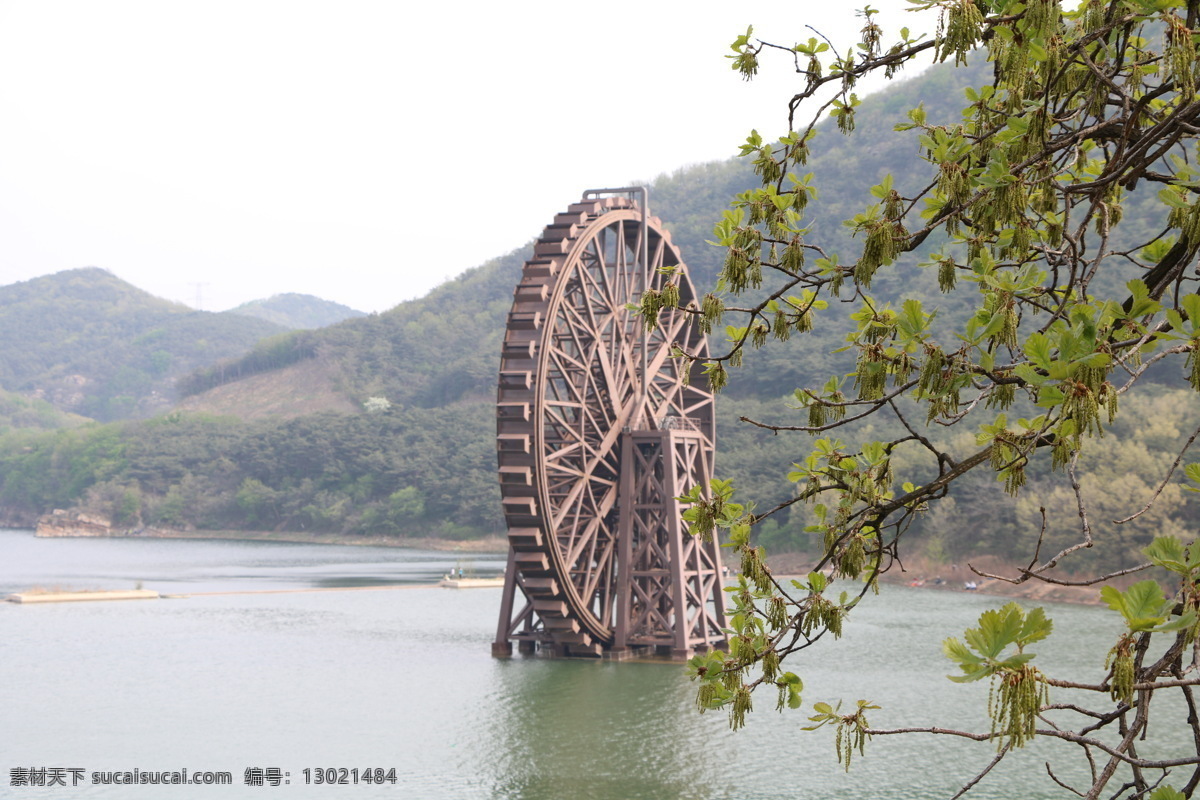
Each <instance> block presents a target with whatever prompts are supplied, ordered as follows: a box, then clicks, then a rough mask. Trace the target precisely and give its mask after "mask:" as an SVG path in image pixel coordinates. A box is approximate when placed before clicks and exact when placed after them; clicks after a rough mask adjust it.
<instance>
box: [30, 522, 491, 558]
mask: <svg viewBox="0 0 1200 800" xmlns="http://www.w3.org/2000/svg"><path fill="white" fill-rule="evenodd" d="M34 535H35V536H37V537H38V538H41V539H57V538H84V539H86V538H97V539H220V540H226V541H244V542H276V543H279V544H330V545H349V546H352V547H404V548H408V549H412V550H438V551H446V552H464V553H504V552H505V551H506V549H507V547H508V540H507V539H506V538H505V537H503V536H496V535H491V536H484V537H482V538H479V539H439V538H437V537H433V536H411V537H405V538H403V539H400V538H396V537H394V536H354V537H347V536H343V535H340V534H336V533H309V532H306V531H240V530H190V531H180V530H168V529H163V528H143V529H140V530H138V531H129V532H124V531H117V530H114V531H110V532H107V533H86V534H85V533H58V534H46V533H43V532H42V531H41V529H40V528H39V529H38V530H37V532H35V534H34Z"/></svg>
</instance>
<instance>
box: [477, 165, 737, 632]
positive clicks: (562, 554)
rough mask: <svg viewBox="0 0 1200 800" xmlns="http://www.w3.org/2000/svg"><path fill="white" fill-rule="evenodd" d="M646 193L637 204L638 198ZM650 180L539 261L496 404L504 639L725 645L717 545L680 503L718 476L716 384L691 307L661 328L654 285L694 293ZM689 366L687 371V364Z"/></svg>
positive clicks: (604, 201)
mask: <svg viewBox="0 0 1200 800" xmlns="http://www.w3.org/2000/svg"><path fill="white" fill-rule="evenodd" d="M636 199H640V201H641V202H640V204H639V203H638V202H636ZM645 208H646V191H645V189H642V188H640V187H638V188H634V189H614V190H595V191H591V192H587V193H585V195H584V199H583V200H582V201H581V202H579V203H575V204H573V205H571V206H570V207H569V208H568V210H567V212H566V213H564V214H558V215H557V216H556V217H555V218H554V222H553V223H552V224H550V225H549V226H547V227H546V229H545V231H544V233H543V234H542V237H541V238H540V239H539V240H538V241H537V244H536V245H535V247H534V255H533V258H532V259H530V260H529V261H527V262H526V263H525V266H524V269H523V270H522V273H521V280H520V283H519V284H518V285H517V287H516V290H515V293H514V298H513V305H512V311H511V312H510V313H509V316H508V326H507V329H506V331H505V336H504V345H503V353H502V356H501V366H500V382H499V389H498V401H497V407H496V419H497V453H498V461H499V469H500V486H501V495H502V501H503V504H504V514H505V518H506V521H507V524H508V540H509V544H510V552H509V559H508V570H507V572H506V581H505V587H504V595H503V601H502V608H501V612H500V624H499V627H498V630H497V636H496V642H495V644H494V646H493V652H494V653H495V654H497V655H505V654H509V653H511V652H512V642H513V641H516V642H517V643H518V645H519V648H520V649H521V650H522V651H523V652H534V651H539V650H540V651H543V652H545V653H548V654H554V655H588V656H600V655H612V656H625V655H628V654H630V653H632V652H636V651H638V650H639V649H649V648H654V649H655V650H658V651H665V652H670V653H672V654H674V655H676V656H685V655H687V654H688V653H690V652H692V651H694V650H696V649H704V648H709V647H713V646H718V645H720V644H721V643H722V642H723V641H724V634H723V633H722V628H723V627H724V599H723V594H722V591H721V581H720V577H721V565H720V557H719V553H718V551H717V549H716V547H715V545H714V544H713V543H705V542H702V541H700V540H698V539H695V538H693V537H691V536H688V535H687V533H686V531H685V530H683V528H682V523H681V521H680V514H681V512H682V508H681V507H680V505H679V502H678V501H677V500H676V499H675V498H676V497H677V496H679V495H682V494H683V493H684V492H686V491H687V490H688V489H689V488H690V487H691V486H692V485H702V486H707V485H708V482H709V480H710V478H711V475H712V457H713V434H714V430H713V398H712V395H711V394H710V393H709V392H708V391H707V390H706V388H705V387H706V382H705V379H704V377H703V376H702V375H701V374H700V366H699V364H694V365H690V366H689V365H688V363H687V362H685V361H684V360H682V359H678V358H672V357H671V353H672V345H673V344H674V343H678V344H679V345H681V346H682V347H684V348H685V349H687V350H688V351H689V352H691V353H700V354H705V353H707V344H706V342H705V338H704V335H703V334H702V333H701V332H700V330H699V329H698V327H697V326H696V325H695V324H694V320H695V315H694V314H690V313H687V312H686V311H684V310H679V309H670V310H666V311H663V312H662V314H661V315H660V317H659V321H658V324H657V325H656V326H655V327H654V328H653V329H651V330H649V331H647V330H646V329H645V327H644V326H643V324H642V322H641V318H640V317H639V315H638V314H637V312H636V311H634V310H631V309H630V308H629V307H628V305H629V304H631V303H636V302H637V301H638V300H639V298H640V297H641V295H642V293H643V292H644V291H645V290H646V287H650V288H652V289H654V290H657V291H661V290H662V289H663V288H664V287H665V286H666V285H667V284H673V285H674V286H676V287H677V288H678V292H679V306H681V307H683V308H686V307H688V306H689V304H691V306H692V307H693V308H695V307H696V306H697V300H696V296H695V292H694V290H693V288H692V285H691V281H690V280H689V279H688V276H687V271H686V268H685V266H684V264H683V261H682V259H681V258H680V256H679V251H678V250H677V249H676V247H675V246H674V245H673V244H672V243H671V237H670V234H669V233H668V232H667V231H666V230H665V229H664V228H663V227H662V224H661V222H660V221H659V220H657V219H655V218H653V217H649V216H648V215H647V214H646V213H645ZM685 373H687V374H685Z"/></svg>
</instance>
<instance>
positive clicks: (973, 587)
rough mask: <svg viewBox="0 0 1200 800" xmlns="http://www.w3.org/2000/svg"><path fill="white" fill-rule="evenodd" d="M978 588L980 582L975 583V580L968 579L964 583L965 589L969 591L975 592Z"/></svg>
mask: <svg viewBox="0 0 1200 800" xmlns="http://www.w3.org/2000/svg"><path fill="white" fill-rule="evenodd" d="M978 588H979V584H977V583H975V581H967V582H966V583H964V584H963V589H965V590H967V591H968V592H974V591H975V590H977V589H978Z"/></svg>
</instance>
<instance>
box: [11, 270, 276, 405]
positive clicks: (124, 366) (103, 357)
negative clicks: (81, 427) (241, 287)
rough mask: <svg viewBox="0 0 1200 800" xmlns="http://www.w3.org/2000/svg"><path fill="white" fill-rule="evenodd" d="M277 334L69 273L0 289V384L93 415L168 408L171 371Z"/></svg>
mask: <svg viewBox="0 0 1200 800" xmlns="http://www.w3.org/2000/svg"><path fill="white" fill-rule="evenodd" d="M281 330H283V329H282V328H281V327H280V326H279V325H276V324H274V323H271V322H267V321H266V320H260V319H253V318H251V317H246V316H242V315H238V314H230V313H222V314H213V313H210V312H207V311H193V310H192V309H190V308H187V307H186V306H182V305H178V304H176V303H171V302H168V301H166V300H162V299H160V298H157V297H154V296H153V295H151V294H148V293H147V292H144V291H142V290H141V289H137V288H135V287H133V286H131V285H129V284H128V283H125V282H124V281H122V280H120V279H119V278H117V277H116V276H114V275H112V274H111V273H109V272H107V271H105V270H102V269H98V268H95V267H89V268H86V269H75V270H68V271H65V272H59V273H56V274H54V275H47V276H44V277H40V278H34V279H32V280H28V281H23V282H21V283H14V284H9V285H7V286H0V388H2V389H6V390H8V391H11V392H17V393H19V394H22V395H25V396H28V397H34V398H38V399H43V400H45V401H47V402H48V403H50V404H51V405H53V406H55V407H56V408H58V409H60V410H62V411H68V412H72V413H75V414H81V415H83V416H86V417H91V418H93V419H98V420H114V419H123V418H128V417H148V416H151V415H152V414H156V413H162V412H164V411H166V410H168V409H169V408H170V407H171V406H172V405H173V404H174V402H175V400H176V395H175V390H174V382H175V379H176V378H178V377H179V376H181V375H183V374H186V373H188V372H191V371H192V370H194V369H196V368H197V367H199V366H200V365H203V364H211V363H212V362H214V361H218V360H220V359H228V358H234V357H237V356H240V355H241V354H243V353H245V352H246V351H248V350H249V349H250V348H251V347H252V346H253V345H254V343H255V342H257V341H259V340H260V339H262V338H263V337H264V336H269V335H271V334H272V333H277V332H279V331H281Z"/></svg>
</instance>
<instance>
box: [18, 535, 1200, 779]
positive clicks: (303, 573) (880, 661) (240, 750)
mask: <svg viewBox="0 0 1200 800" xmlns="http://www.w3.org/2000/svg"><path fill="white" fill-rule="evenodd" d="M0 553H3V554H4V556H5V557H3V558H0V592H6V591H13V590H16V589H23V588H28V587H29V586H30V585H35V584H54V583H70V584H72V585H76V586H78V585H81V584H82V585H85V586H86V585H95V586H122V587H124V586H129V585H131V583H133V582H134V581H138V580H141V581H143V582H144V584H145V585H146V586H147V588H153V589H158V590H160V591H169V592H173V593H180V594H186V593H187V592H188V591H195V592H200V591H223V592H228V591H258V590H273V589H280V588H289V589H290V588H300V589H303V588H312V587H319V588H332V587H338V586H342V587H362V586H372V585H378V584H379V583H384V582H386V583H404V582H407V583H410V584H411V585H412V586H413V588H412V589H404V590H397V591H345V592H338V591H332V592H300V593H286V594H274V593H272V594H220V595H201V594H195V595H193V596H190V597H186V598H183V599H177V600H162V601H135V602H124V603H117V602H110V603H78V604H66V605H54V606H52V605H47V606H18V605H15V604H9V603H0V637H2V639H0V641H2V642H3V647H4V650H3V658H0V692H2V695H0V708H2V709H3V712H2V715H0V719H2V720H3V722H4V734H3V738H2V739H0V775H2V776H4V777H5V779H7V776H8V771H9V770H10V769H12V768H14V767H36V766H62V767H75V766H78V767H83V768H85V769H87V770H89V771H101V770H122V769H133V768H135V767H136V768H139V769H143V770H167V769H181V768H183V767H187V768H188V769H189V770H192V771H195V770H227V771H230V772H232V773H233V774H234V777H235V781H234V783H235V785H234V786H231V787H223V788H220V789H218V788H215V787H187V786H180V787H165V788H164V787H156V788H155V789H154V790H146V791H144V792H141V793H140V795H144V796H146V797H150V796H151V793H153V794H154V796H155V797H156V798H165V800H182V799H183V798H198V799H201V800H214V798H217V797H223V798H243V797H261V796H262V795H263V793H264V792H267V793H271V794H274V795H277V796H279V797H288V798H291V797H294V798H322V800H334V798H338V799H339V800H340V798H342V797H348V798H356V799H357V798H362V800H367V798H384V797H387V798H395V797H399V796H401V792H403V793H404V794H403V796H406V797H419V798H447V799H449V798H480V799H482V798H496V797H498V798H511V799H512V800H556V799H557V798H563V797H579V798H596V800H621V799H623V798H646V799H647V800H650V799H651V798H653V799H655V800H657V799H658V798H697V800H726V799H728V800H734V799H737V800H741V799H743V798H781V797H804V798H808V797H814V798H815V797H820V798H825V797H828V798H879V797H887V798H921V799H922V800H923V799H924V798H947V797H950V796H951V795H953V794H954V791H955V790H956V789H957V787H958V786H961V784H962V783H963V782H964V781H965V780H967V779H969V778H970V777H971V776H972V775H973V774H974V773H975V772H976V771H978V770H979V769H981V768H982V767H983V766H984V765H986V764H987V762H988V761H989V760H990V759H991V757H992V755H993V751H992V750H991V749H990V747H989V746H987V745H982V746H980V745H973V744H970V743H964V742H961V741H958V740H954V739H951V738H949V737H941V738H939V737H909V736H904V737H878V738H876V739H875V740H874V741H872V742H870V743H869V744H868V748H867V754H866V757H865V758H862V759H856V760H855V764H854V768H853V769H852V771H851V772H850V774H849V775H847V774H845V773H844V772H843V771H841V770H840V769H839V768H838V766H837V764H836V762H835V758H834V752H833V741H832V735H831V732H827V731H819V732H816V733H815V734H805V733H802V732H801V731H800V728H801V727H802V726H803V725H806V724H807V720H806V716H807V714H809V713H811V712H810V711H808V710H807V709H808V708H811V704H812V703H813V702H816V701H819V700H824V701H827V702H836V701H837V700H839V699H844V700H845V701H846V702H847V703H853V702H854V701H855V700H857V699H858V698H864V699H870V700H874V701H880V702H881V703H882V704H883V705H884V708H882V709H880V710H878V711H875V712H874V713H873V714H872V715H871V717H870V719H871V722H872V723H873V724H874V725H876V726H879V727H897V726H902V725H928V724H932V723H933V722H935V721H937V722H940V723H942V724H951V725H956V726H961V727H967V728H972V729H976V730H980V729H984V730H986V729H987V727H988V723H987V720H986V716H985V708H986V702H987V686H986V685H978V684H976V685H967V686H961V685H958V684H954V683H952V682H950V681H948V680H946V678H945V676H946V674H947V673H949V672H950V665H949V662H947V661H946V660H945V659H944V658H943V657H942V655H941V641H942V639H944V638H945V637H946V636H951V635H956V636H957V635H961V633H962V630H963V629H964V628H966V627H968V626H971V625H973V624H974V622H975V619H976V618H977V617H978V615H979V613H980V612H981V611H982V610H983V609H985V608H988V607H993V606H995V605H997V603H998V601H997V600H996V599H995V598H990V597H984V596H977V595H974V594H964V593H952V592H937V591H933V590H916V589H907V588H887V589H885V593H884V595H883V597H882V598H868V600H867V602H866V603H865V604H864V606H863V607H862V608H861V609H860V610H859V611H858V612H857V613H856V615H855V621H854V622H852V623H851V624H850V625H848V626H847V632H846V636H845V638H843V639H842V640H841V641H837V642H829V643H823V644H825V645H826V646H822V647H820V648H817V649H815V650H814V651H812V654H811V655H807V654H806V655H805V657H804V658H802V659H800V660H798V661H796V662H795V663H793V664H791V668H792V669H794V670H795V671H797V672H799V673H800V674H801V675H802V676H803V678H804V680H805V692H804V698H805V709H804V710H801V711H799V712H788V713H784V714H777V713H776V712H775V711H774V710H773V705H774V703H773V698H772V697H770V696H768V695H767V694H765V693H760V694H759V695H758V696H756V711H755V713H754V714H753V715H752V716H751V719H750V721H749V724H748V727H747V728H746V729H744V730H742V731H739V732H737V733H732V732H730V731H729V730H728V727H727V724H726V719H725V716H724V715H723V714H721V713H719V712H715V713H708V714H704V715H699V714H697V713H696V711H695V709H694V706H693V704H692V700H693V695H692V691H693V686H692V685H691V684H689V683H688V681H687V679H686V677H685V676H684V674H683V671H682V669H681V668H680V667H679V666H678V665H671V664H660V663H645V662H625V663H597V662H580V661H553V660H547V659H540V658H514V659H512V660H496V659H493V658H491V656H490V647H489V645H490V642H491V639H492V637H493V635H494V630H495V624H496V615H497V610H498V605H499V600H500V590H499V589H474V590H450V589H439V588H434V587H433V586H432V583H433V582H434V581H436V579H437V577H438V576H440V575H441V574H443V573H444V572H446V571H447V570H449V569H450V568H452V567H454V566H455V559H454V557H453V556H452V555H447V554H439V553H422V552H415V551H404V550H388V549H382V548H351V547H321V546H307V545H278V544H265V543H239V542H214V541H165V540H86V539H73V540H67V539H63V540H39V539H34V538H33V537H32V536H31V535H30V534H29V533H28V532H16V531H0ZM488 565H490V566H491V568H493V569H494V570H496V571H498V570H499V567H500V566H501V564H500V559H499V558H498V557H497V558H494V559H492V560H490V561H489V560H487V559H485V558H484V557H477V558H476V560H475V566H476V568H478V569H479V571H480V572H483V571H484V567H485V566H488ZM421 584H424V586H425V587H427V588H419V586H420V585H421ZM891 598H897V599H903V602H902V603H900V602H889V600H890V599H891ZM1048 610H1049V611H1050V614H1051V616H1052V617H1053V618H1054V620H1055V624H1056V632H1055V633H1054V635H1052V636H1051V637H1050V638H1049V639H1047V640H1045V641H1044V642H1039V643H1038V646H1037V652H1038V654H1039V655H1038V659H1039V662H1040V663H1042V665H1043V667H1044V668H1045V669H1047V671H1050V672H1054V671H1055V670H1056V669H1059V668H1065V667H1072V668H1074V667H1078V666H1079V665H1086V666H1085V676H1090V678H1093V679H1099V677H1100V676H1101V675H1102V674H1103V672H1104V669H1103V663H1104V656H1105V651H1106V650H1107V645H1101V646H1099V648H1098V647H1097V645H1096V644H1095V643H1093V642H1092V641H1090V639H1089V634H1090V632H1093V631H1095V630H1097V629H1100V630H1104V631H1106V632H1107V633H1109V634H1112V637H1113V638H1115V635H1116V632H1117V626H1116V624H1115V620H1114V619H1113V616H1114V615H1112V614H1110V613H1108V612H1106V611H1102V610H1100V609H1096V608H1085V607H1072V606H1052V607H1051V608H1049V609H1048ZM1056 699H1057V698H1056ZM1160 718H1161V719H1164V720H1165V719H1167V716H1166V715H1165V714H1163V715H1162V716H1161V717H1160ZM1157 733H1158V734H1159V740H1158V741H1156V742H1152V743H1147V744H1146V745H1145V746H1144V752H1145V753H1146V754H1147V755H1151V756H1153V755H1155V754H1156V753H1158V752H1159V751H1160V750H1161V752H1169V751H1171V750H1172V749H1175V750H1180V749H1183V748H1184V747H1185V746H1186V742H1184V741H1182V739H1181V738H1180V739H1178V740H1175V739H1172V737H1175V736H1180V735H1181V734H1182V733H1183V731H1182V730H1176V731H1171V730H1165V731H1164V730H1161V729H1160V730H1159V731H1158V732H1157ZM1064 754H1065V755H1066V756H1067V757H1068V758H1070V759H1074V758H1075V756H1074V753H1073V752H1071V749H1070V748H1065V747H1061V746H1059V745H1057V744H1055V743H1053V742H1050V743H1042V742H1038V743H1035V745H1034V746H1033V747H1031V748H1028V749H1027V751H1026V752H1023V753H1020V754H1018V755H1017V756H1016V757H1013V758H1011V759H1009V760H1006V763H1005V764H1002V765H1001V767H1000V768H999V769H998V770H997V774H996V776H995V778H994V779H993V782H992V783H991V784H989V786H990V787H991V788H988V789H986V790H983V791H980V792H979V793H978V794H977V795H976V794H973V795H972V796H978V797H983V798H988V797H1017V796H1020V797H1022V798H1050V797H1061V796H1062V795H1063V790H1062V789H1060V788H1058V787H1056V786H1055V785H1054V784H1053V783H1052V782H1051V781H1050V779H1049V778H1047V777H1046V776H1045V771H1044V768H1043V767H1042V762H1043V761H1045V760H1047V759H1048V758H1054V759H1058V758H1060V757H1062V756H1063V755H1064ZM249 767H263V768H267V767H279V768H281V769H283V770H285V771H289V772H290V773H291V780H292V784H291V785H290V786H288V787H287V789H286V790H285V789H282V788H280V789H271V788H269V787H248V786H244V785H242V778H243V774H244V771H245V769H246V768H249ZM318 767H321V768H324V767H347V768H352V767H358V768H359V769H363V768H367V767H385V768H393V767H394V768H395V769H396V771H397V775H398V778H399V784H398V785H397V786H386V785H385V786H372V785H358V786H354V787H347V788H341V787H338V788H336V789H335V788H331V787H328V786H305V785H303V777H302V770H304V769H305V768H310V769H313V768H318ZM1085 770H1086V765H1084V764H1081V763H1079V762H1078V760H1076V761H1073V762H1071V763H1070V764H1069V765H1067V766H1064V767H1063V768H1061V771H1059V770H1058V768H1057V767H1056V771H1058V774H1059V775H1060V776H1063V777H1067V778H1068V779H1071V780H1077V779H1079V778H1081V777H1082V776H1083V774H1084V771H1085ZM1031 776H1032V777H1031ZM6 788H7V787H6ZM130 795H131V796H140V795H139V794H138V793H136V792H133V791H131V792H130ZM31 796H34V797H38V798H51V799H52V800H65V799H66V798H85V797H86V798H97V797H108V796H112V790H111V789H109V790H108V793H107V794H106V793H105V791H104V787H91V786H79V787H75V788H68V789H65V790H64V789H61V788H55V789H49V788H47V789H39V790H37V792H36V794H34V795H31Z"/></svg>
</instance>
